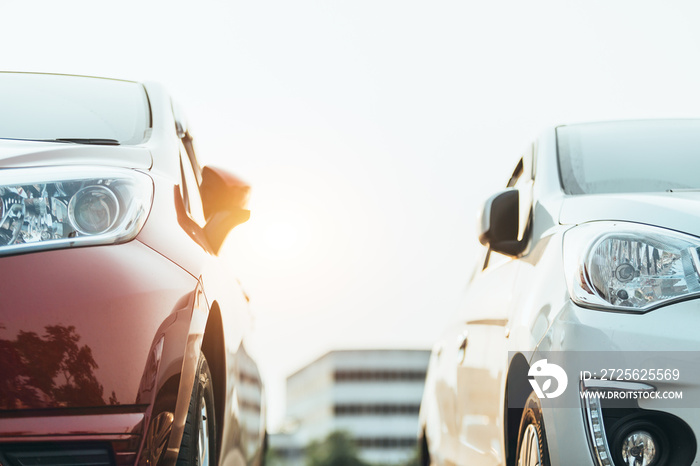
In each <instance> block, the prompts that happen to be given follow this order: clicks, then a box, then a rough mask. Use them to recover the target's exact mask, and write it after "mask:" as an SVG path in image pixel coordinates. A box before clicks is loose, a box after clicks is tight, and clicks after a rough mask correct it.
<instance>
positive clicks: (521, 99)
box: [0, 0, 700, 429]
mask: <svg viewBox="0 0 700 466" xmlns="http://www.w3.org/2000/svg"><path fill="white" fill-rule="evenodd" d="M0 17H2V18H3V26H2V28H0V43H1V44H3V45H2V48H1V49H0V50H1V52H0V68H2V69H5V70H20V71H47V72H62V73H72V74H87V75H97V76H107V77H117V78H126V79H137V80H155V81H160V82H162V83H164V84H165V85H166V86H167V87H168V88H169V89H170V91H171V92H172V93H173V94H174V95H175V96H176V97H177V98H178V100H179V101H180V102H181V104H182V106H183V107H184V108H185V109H186V110H187V112H188V114H189V117H190V122H191V126H192V127H193V131H194V135H195V137H196V139H197V142H198V147H199V151H200V158H202V159H203V161H204V163H209V162H211V163H214V164H217V165H222V166H226V167H229V168H230V169H231V170H233V171H234V172H236V173H237V174H239V175H240V176H242V177H243V178H245V179H247V180H248V181H250V182H251V184H252V185H253V189H254V191H253V192H254V194H253V196H254V197H253V201H252V205H251V207H252V210H253V217H252V219H251V221H250V222H249V223H248V224H246V225H244V226H241V227H239V228H238V229H236V230H235V231H234V233H233V234H232V235H231V238H230V240H229V243H228V245H227V248H226V256H227V257H228V258H229V260H231V261H232V262H233V263H234V264H235V267H236V269H237V270H238V273H239V275H240V278H241V279H242V281H243V283H244V285H245V286H246V288H247V290H248V292H249V294H250V295H251V297H252V301H251V305H252V308H253V310H254V312H255V314H256V316H257V317H256V318H257V323H256V333H257V337H258V345H257V350H258V355H259V361H260V365H261V369H262V371H263V376H264V378H265V380H266V382H267V385H268V390H269V397H270V418H269V420H270V424H271V425H270V426H271V427H272V428H273V429H274V428H276V427H277V426H278V425H279V423H280V421H281V419H282V416H283V414H284V392H283V383H284V377H285V376H286V375H288V374H289V373H291V372H293V371H294V370H296V369H298V368H299V367H301V366H302V365H304V364H306V363H308V362H310V361H311V360H312V359H314V358H316V357H317V356H320V355H321V354H323V353H324V352H326V351H328V350H330V349H335V348H356V347H361V348H362V347H401V348H429V347H430V346H431V345H432V342H433V341H435V340H436V339H437V338H438V336H439V334H440V333H441V331H442V329H443V328H444V326H445V325H446V323H447V320H448V318H449V316H450V314H451V313H452V312H453V311H454V310H455V308H456V306H457V302H458V299H459V297H460V294H461V292H462V290H463V289H464V285H465V281H466V277H467V276H468V273H469V270H470V268H471V266H472V261H473V257H474V253H475V251H476V250H477V242H476V238H475V233H474V232H475V217H476V211H477V208H478V206H479V204H480V203H481V201H482V200H483V199H485V198H486V197H488V195H489V194H490V193H492V192H493V191H496V190H497V189H499V188H500V187H501V185H502V184H503V183H505V181H506V180H507V177H508V175H509V171H510V170H512V167H513V165H514V163H515V162H516V160H517V156H518V153H519V151H520V150H521V149H522V148H523V147H524V146H525V144H526V143H527V142H528V141H529V140H530V139H531V138H532V137H534V136H536V135H537V133H538V132H539V130H540V129H542V128H543V127H545V126H547V125H552V124H557V123H563V122H572V121H585V120H598V119H611V118H643V117H658V116H661V117H663V116H677V117H697V116H700V59H699V58H698V57H700V27H698V24H700V3H697V2H694V1H668V0H666V1H663V2H660V1H639V0H636V1H615V2H610V1H577V2H566V1H537V0H534V1H527V2H526V1H522V0H512V1H484V0H481V1H467V0H463V1H434V2H428V1H422V2H416V1H406V0H401V1H399V0H396V1H393V0H392V1H383V0H372V1H369V0H355V1H306V0H302V1H288V0H286V1H283V0H276V1H245V2H244V1H236V2H223V1H216V2H214V1H200V2H196V3H195V2H182V1H168V2H165V1H159V2H148V3H146V2H141V1H133V0H123V1H119V2H95V1H83V2H79V1H72V0H71V1H62V2H56V1H55V0H54V1H19V0H13V1H7V0H0Z"/></svg>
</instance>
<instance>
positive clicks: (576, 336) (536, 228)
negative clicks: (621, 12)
mask: <svg viewBox="0 0 700 466" xmlns="http://www.w3.org/2000/svg"><path fill="white" fill-rule="evenodd" d="M478 230H479V231H478V235H479V240H480V242H481V244H482V245H483V249H482V251H481V256H480V258H479V259H478V266H477V267H476V270H475V271H474V273H473V276H472V278H471V280H470V283H469V286H468V288H467V291H466V296H465V299H464V304H463V306H461V307H460V309H459V310H458V312H457V313H456V314H455V316H454V319H453V321H452V322H451V324H450V326H449V327H448V329H447V331H446V332H445V334H444V336H443V337H442V338H441V340H440V341H439V342H438V343H437V344H436V345H435V347H434V348H433V352H432V355H431V361H430V366H429V370H428V375H427V380H426V389H425V392H424V396H423V401H422V405H421V412H420V425H421V432H420V434H421V445H422V458H423V464H425V465H470V466H471V465H504V466H533V465H563V466H578V465H596V466H612V465H614V466H625V465H629V466H632V465H633V466H665V465H667V466H685V465H691V464H700V456H698V451H697V433H698V432H700V410H698V409H697V408H698V407H700V376H699V374H698V373H700V371H699V370H698V368H700V351H699V350H700V331H699V329H700V300H698V299H697V298H699V297H700V257H699V254H698V253H699V251H700V120H690V119H686V120H638V121H616V122H601V123H586V124H575V125H567V126H559V127H557V128H552V129H549V130H548V131H546V132H544V133H543V134H542V135H541V136H540V137H539V138H538V139H537V141H535V142H534V143H532V144H531V145H530V146H529V147H528V149H527V151H526V152H525V153H524V154H523V155H522V158H521V159H520V161H519V162H518V164H517V166H516V167H515V169H514V171H513V174H512V175H511V177H510V179H509V180H508V183H507V187H506V189H505V190H503V191H502V192H499V193H497V194H495V195H494V196H492V197H491V198H489V199H488V200H487V201H486V203H485V204H484V207H483V211H482V213H481V217H480V220H479V223H478Z"/></svg>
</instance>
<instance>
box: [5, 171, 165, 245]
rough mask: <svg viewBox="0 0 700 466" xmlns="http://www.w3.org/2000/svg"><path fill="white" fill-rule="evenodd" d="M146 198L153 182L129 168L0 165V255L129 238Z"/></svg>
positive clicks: (145, 212)
mask: <svg viewBox="0 0 700 466" xmlns="http://www.w3.org/2000/svg"><path fill="white" fill-rule="evenodd" d="M152 200H153V181H152V180H151V178H150V177H149V176H148V175H146V174H144V173H140V172H137V171H134V170H128V169H117V168H103V167H94V168H93V167H50V168H49V167H46V168H44V167H42V168H18V169H5V170H0V255H8V254H16V253H20V252H27V251H29V250H40V249H56V248H65V247H74V246H87V245H96V244H114V243H121V242H125V241H129V240H131V239H133V238H134V237H136V235H137V234H138V232H139V231H140V230H141V227H142V226H143V224H144V222H145V221H146V217H147V216H148V213H149V211H150V209H151V203H152Z"/></svg>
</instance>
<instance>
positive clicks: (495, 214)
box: [478, 188, 527, 256]
mask: <svg viewBox="0 0 700 466" xmlns="http://www.w3.org/2000/svg"><path fill="white" fill-rule="evenodd" d="M519 206H520V193H519V192H518V190H517V189H514V188H510V189H506V190H505V191H501V192H499V193H496V194H494V195H493V196H491V197H490V198H488V199H487V200H486V202H485V203H484V207H483V209H482V211H481V217H480V219H479V223H478V228H479V242H480V243H481V244H483V245H484V246H486V245H488V246H489V248H490V249H491V250H492V251H496V252H499V253H501V254H506V255H508V256H517V255H519V254H520V253H522V252H523V251H524V250H525V246H526V245H527V241H526V240H525V239H523V240H520V241H518V225H519V223H518V222H519V216H520V207H519Z"/></svg>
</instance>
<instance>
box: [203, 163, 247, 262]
mask: <svg viewBox="0 0 700 466" xmlns="http://www.w3.org/2000/svg"><path fill="white" fill-rule="evenodd" d="M200 192H201V194H202V204H203V207H204V216H205V217H206V219H207V224H206V225H205V226H204V232H205V234H206V236H207V240H208V241H209V244H210V246H211V248H212V252H214V254H218V252H219V250H220V249H221V246H222V244H223V243H224V240H225V239H226V236H227V235H228V234H229V232H230V231H231V230H233V228H234V227H236V226H237V225H240V224H241V223H244V222H246V221H248V219H249V218H250V211H249V210H248V209H247V207H248V198H249V196H250V185H248V183H246V182H245V181H243V180H241V179H240V178H238V177H237V176H236V175H234V174H232V173H229V172H228V171H226V170H224V169H222V168H215V167H210V166H206V167H204V168H203V169H202V184H201V185H200Z"/></svg>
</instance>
